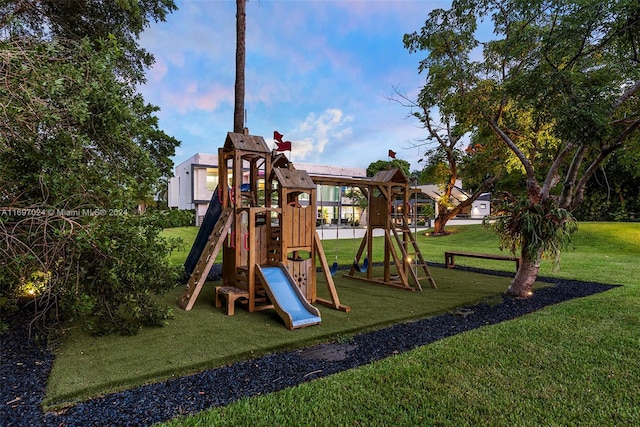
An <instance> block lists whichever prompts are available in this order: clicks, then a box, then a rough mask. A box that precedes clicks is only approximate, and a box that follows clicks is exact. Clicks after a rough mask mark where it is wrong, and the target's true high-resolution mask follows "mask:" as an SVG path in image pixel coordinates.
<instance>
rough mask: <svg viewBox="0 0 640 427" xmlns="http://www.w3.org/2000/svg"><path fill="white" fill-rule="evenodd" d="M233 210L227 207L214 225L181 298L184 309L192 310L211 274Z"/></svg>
mask: <svg viewBox="0 0 640 427" xmlns="http://www.w3.org/2000/svg"><path fill="white" fill-rule="evenodd" d="M232 212H233V209H232V208H225V209H224V210H223V211H222V213H220V218H218V222H216V225H215V226H214V227H213V231H212V232H211V234H210V235H209V240H208V241H207V244H206V246H205V247H204V249H203V250H202V253H201V254H200V258H199V259H198V262H197V263H196V266H195V268H194V269H193V273H191V277H189V282H188V283H187V289H186V290H185V293H184V295H183V296H182V298H181V299H180V308H182V309H183V310H191V308H192V307H193V304H194V303H195V302H196V299H197V298H198V294H200V291H201V290H202V285H204V282H205V281H206V280H207V274H209V270H211V266H212V265H213V263H214V262H215V261H216V257H217V256H218V252H220V248H222V244H223V243H224V240H225V238H226V237H227V233H228V231H229V228H230V227H231V223H232V222H233V215H231V213H232Z"/></svg>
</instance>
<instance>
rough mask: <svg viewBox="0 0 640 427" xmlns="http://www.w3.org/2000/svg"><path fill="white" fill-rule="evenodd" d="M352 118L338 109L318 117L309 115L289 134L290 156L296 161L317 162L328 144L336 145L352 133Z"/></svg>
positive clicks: (331, 109)
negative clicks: (350, 125)
mask: <svg viewBox="0 0 640 427" xmlns="http://www.w3.org/2000/svg"><path fill="white" fill-rule="evenodd" d="M352 121H353V117H352V116H350V115H345V114H344V113H343V112H342V110H340V109H339V108H328V109H326V110H325V111H324V112H323V113H322V114H320V115H319V116H316V114H315V113H313V112H312V113H309V115H307V117H306V119H305V120H304V122H302V123H300V124H299V125H298V126H297V127H295V128H294V129H293V130H292V131H291V132H290V134H291V135H290V136H291V141H292V148H293V150H292V156H293V158H294V159H296V160H297V161H300V160H304V161H318V160H319V158H320V157H321V154H322V153H323V152H324V151H325V148H326V147H327V145H328V144H330V143H334V144H336V145H337V144H338V143H339V142H340V141H344V140H345V138H347V137H348V136H350V135H351V134H352V133H353V132H352V130H351V128H350V127H349V126H348V124H349V123H351V122H352Z"/></svg>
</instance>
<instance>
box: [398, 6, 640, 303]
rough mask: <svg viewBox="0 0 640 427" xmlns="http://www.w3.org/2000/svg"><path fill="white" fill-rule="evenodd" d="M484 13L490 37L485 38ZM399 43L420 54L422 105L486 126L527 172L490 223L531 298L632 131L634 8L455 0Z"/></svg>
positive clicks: (637, 36) (518, 286)
mask: <svg viewBox="0 0 640 427" xmlns="http://www.w3.org/2000/svg"><path fill="white" fill-rule="evenodd" d="M485 20H486V21H489V20H490V21H491V22H492V24H493V39H492V40H487V41H484V42H481V41H480V40H478V34H479V32H478V26H479V22H480V21H485ZM405 44H406V46H407V48H409V49H410V50H412V51H422V50H424V51H426V52H427V56H426V58H425V59H424V60H423V61H422V62H421V63H420V71H422V72H425V73H426V84H425V86H424V88H423V90H422V91H421V93H420V98H419V102H420V104H421V105H423V106H424V107H425V108H428V109H429V108H433V107H437V108H439V109H440V111H442V112H443V113H444V114H446V115H449V116H453V117H455V118H456V120H457V121H458V122H460V123H462V122H464V123H467V126H468V128H469V129H470V131H471V132H472V133H474V134H477V135H487V134H489V133H492V134H493V135H494V141H495V143H497V144H500V145H502V146H503V147H506V148H507V149H508V150H509V152H510V154H511V159H512V162H514V163H515V164H517V167H519V168H520V170H521V172H522V174H523V180H522V182H523V187H522V189H521V191H519V192H518V193H516V194H513V193H512V194H506V195H505V197H504V204H503V212H502V215H501V216H500V217H498V218H497V222H496V228H497V230H498V231H499V232H500V234H501V236H502V238H503V240H502V243H503V246H504V247H508V248H509V249H510V250H512V251H514V252H515V251H520V252H521V256H522V259H523V262H522V264H521V267H520V269H519V270H518V272H517V274H516V276H515V278H514V280H513V281H512V283H511V285H510V287H509V289H508V291H507V293H509V294H512V295H515V296H520V297H526V296H528V295H530V294H531V288H532V285H533V282H534V281H535V279H536V277H537V274H538V270H539V266H540V261H541V258H542V257H543V256H545V255H546V256H550V257H552V258H553V259H556V260H557V259H558V256H559V254H560V251H561V249H562V248H563V244H565V243H567V240H568V238H569V236H570V233H571V231H572V230H573V229H574V228H575V222H574V220H573V217H572V215H571V211H573V210H574V209H576V207H578V206H579V205H580V203H581V202H582V201H583V199H584V194H585V189H586V186H587V183H588V182H589V180H590V179H591V177H592V176H593V174H594V173H595V171H596V170H598V168H599V167H601V166H602V165H603V163H604V162H605V161H606V160H607V158H609V157H610V156H611V154H612V153H614V152H616V151H617V150H620V149H622V148H623V147H625V145H627V144H629V143H630V141H632V140H634V139H637V138H638V127H639V126H640V114H639V109H638V107H639V101H640V96H639V94H638V91H639V90H640V67H639V65H640V64H639V60H640V4H639V3H638V2H637V1H635V0H611V1H605V2H602V1H600V0H583V1H563V0H534V1H529V0H527V1H523V0H507V1H494V0H454V1H453V3H452V6H451V8H450V9H449V10H443V9H437V10H434V11H433V12H432V13H431V14H430V15H429V19H428V20H427V21H426V23H425V25H424V27H423V28H422V29H421V30H420V32H416V33H413V34H407V35H406V36H405Z"/></svg>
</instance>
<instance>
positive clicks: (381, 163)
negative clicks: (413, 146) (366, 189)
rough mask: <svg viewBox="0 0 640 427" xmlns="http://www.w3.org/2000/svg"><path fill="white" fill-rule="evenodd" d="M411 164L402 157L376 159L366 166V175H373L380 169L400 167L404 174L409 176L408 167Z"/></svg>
mask: <svg viewBox="0 0 640 427" xmlns="http://www.w3.org/2000/svg"><path fill="white" fill-rule="evenodd" d="M410 167H411V164H410V163H409V162H408V161H406V160H402V159H392V160H377V161H375V162H372V163H370V164H369V166H367V176H374V175H375V174H377V173H378V172H380V171H384V170H389V169H400V170H401V171H402V172H404V174H405V175H406V176H407V177H409V176H410V172H409V168H410Z"/></svg>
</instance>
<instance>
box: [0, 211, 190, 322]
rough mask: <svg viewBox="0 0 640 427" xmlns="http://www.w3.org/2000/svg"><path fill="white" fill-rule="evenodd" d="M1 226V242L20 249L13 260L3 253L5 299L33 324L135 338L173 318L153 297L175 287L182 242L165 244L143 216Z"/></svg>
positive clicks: (33, 221)
mask: <svg viewBox="0 0 640 427" xmlns="http://www.w3.org/2000/svg"><path fill="white" fill-rule="evenodd" d="M0 226H1V227H0V231H1V232H0V237H2V240H9V239H19V240H20V242H21V244H20V245H15V244H14V245H13V246H4V247H5V248H11V253H10V254H9V253H4V254H2V255H3V257H4V259H5V260H6V262H4V263H3V264H2V266H0V280H2V282H3V286H2V295H0V296H3V297H5V298H7V299H11V300H13V301H16V302H18V303H19V306H21V307H23V308H24V309H28V311H29V313H33V321H34V324H35V325H37V326H39V327H41V328H46V327H50V326H55V325H62V324H63V322H69V321H73V322H80V323H81V324H82V325H83V326H84V327H85V328H87V329H88V330H90V331H91V332H92V333H94V334H105V333H111V332H119V333H122V334H134V333H136V332H138V331H139V330H140V328H141V327H142V326H158V325H162V324H163V322H164V321H165V320H166V319H168V318H169V317H171V309H170V308H168V307H163V306H160V305H158V304H157V303H156V302H154V300H153V295H156V294H161V293H163V292H166V291H167V290H169V289H172V288H173V287H174V286H175V285H176V284H177V281H178V277H179V268H177V267H173V266H171V265H170V264H169V262H168V257H169V254H170V252H171V250H172V249H173V248H175V247H177V245H178V243H179V242H178V241H177V240H175V239H174V240H167V239H164V238H162V237H161V236H160V235H159V233H160V230H161V229H160V227H158V226H157V225H156V224H154V222H153V221H152V220H150V219H149V218H147V217H146V216H139V215H128V216H96V217H88V218H82V219H81V221H80V220H78V221H74V220H71V219H69V218H65V217H48V216H41V217H39V216H33V217H28V218H24V219H22V220H19V221H14V222H12V221H6V220H5V221H4V222H2V221H0ZM34 230H37V231H38V232H34ZM0 249H2V248H0ZM0 252H6V251H3V250H0ZM7 255H8V256H7ZM5 285H6V286H5ZM25 301H27V302H28V304H24V302H25Z"/></svg>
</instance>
